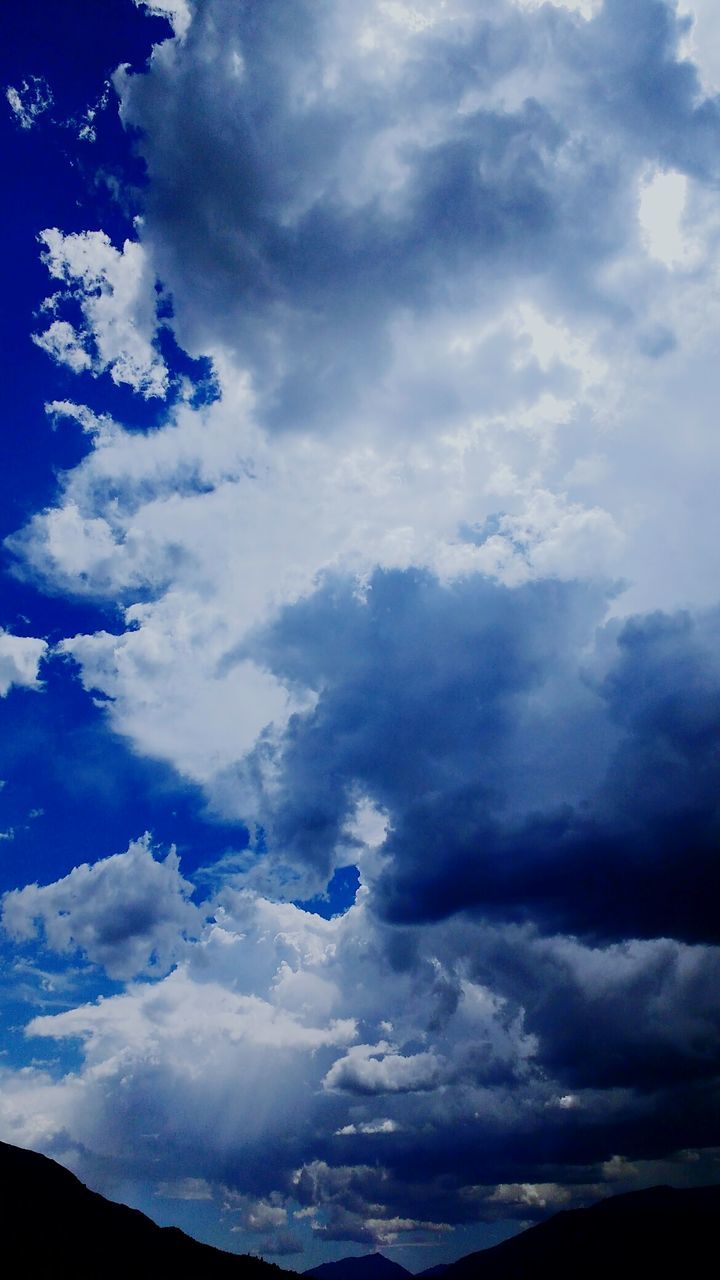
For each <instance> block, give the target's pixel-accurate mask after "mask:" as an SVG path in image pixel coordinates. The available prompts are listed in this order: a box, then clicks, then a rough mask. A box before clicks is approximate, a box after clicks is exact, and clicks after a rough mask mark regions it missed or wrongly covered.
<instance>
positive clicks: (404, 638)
mask: <svg viewBox="0 0 720 1280" xmlns="http://www.w3.org/2000/svg"><path fill="white" fill-rule="evenodd" d="M601 609H602V592H601V591H599V590H598V591H597V592H595V591H594V590H593V589H588V588H586V587H584V586H581V585H579V584H577V583H569V584H561V583H558V582H552V581H547V580H546V581H538V582H535V583H532V584H530V585H528V586H527V587H522V588H517V589H515V590H508V589H507V588H504V587H502V586H498V585H497V584H494V583H492V582H490V581H488V580H486V579H482V578H479V577H473V578H469V579H467V580H465V581H460V582H457V583H454V584H451V585H442V584H440V583H439V582H437V580H435V579H433V578H432V577H430V576H428V575H423V574H418V573H417V572H415V573H413V572H407V573H404V574H401V573H393V574H385V575H383V574H377V575H375V577H374V578H373V579H372V580H371V582H370V584H369V589H368V591H367V594H366V595H365V596H364V597H363V598H362V599H359V598H358V596H357V594H356V593H354V592H353V591H352V589H351V588H350V586H349V585H347V584H345V583H343V582H331V583H329V584H328V585H326V586H325V587H324V588H323V589H321V590H320V591H318V592H317V594H316V595H315V596H314V597H312V598H310V599H309V600H306V601H303V602H301V603H298V604H297V605H294V606H292V607H291V608H288V609H287V610H286V611H285V613H284V614H283V615H282V617H281V619H280V620H279V621H278V622H277V623H274V624H273V625H272V626H271V627H270V628H269V629H268V630H266V631H265V632H264V633H263V634H262V635H261V636H258V637H257V639H256V640H255V641H254V642H253V643H252V644H251V646H249V649H248V652H249V653H250V654H251V655H252V656H253V657H254V658H255V660H256V661H261V660H262V657H261V655H263V654H264V659H265V662H266V663H267V665H268V666H269V668H270V670H272V671H273V672H274V673H275V675H276V676H277V677H278V678H279V679H281V680H284V681H286V682H297V683H301V684H304V685H307V686H308V687H310V688H313V689H317V690H318V692H319V697H318V701H317V703H316V705H315V707H314V708H313V709H311V710H310V711H308V712H306V713H304V714H300V715H297V716H295V717H294V718H293V720H292V721H291V722H290V724H289V726H288V729H287V730H286V731H285V734H284V735H281V736H280V737H279V739H278V740H277V743H276V744H273V742H272V741H269V742H266V743H264V744H262V745H261V746H260V747H259V748H258V749H257V753H256V755H257V762H258V765H257V770H256V771H255V772H253V771H252V769H251V768H250V767H249V766H248V767H247V768H246V772H245V775H244V776H245V778H246V779H247V780H248V781H250V780H252V779H253V778H254V779H255V780H256V783H257V782H259V783H260V787H259V794H258V801H257V802H256V803H257V807H256V810H255V816H256V818H257V820H259V821H261V822H262V823H263V825H264V827H265V829H266V832H267V839H268V844H269V847H270V849H271V850H272V849H276V850H277V851H278V854H280V853H281V854H282V856H283V857H285V858H289V859H290V860H291V861H292V860H293V859H294V860H295V861H297V863H298V864H299V865H300V866H302V865H303V864H307V865H311V866H313V865H314V866H316V867H317V868H318V872H319V875H320V876H325V875H328V874H329V871H330V870H331V868H332V866H333V860H334V858H335V856H336V855H335V850H336V849H337V848H338V847H340V848H342V845H343V836H342V833H343V829H344V825H345V823H346V822H347V821H348V818H349V816H350V814H351V812H352V808H353V805H354V802H355V796H356V795H357V793H358V792H360V793H361V794H365V795H368V796H369V797H370V798H371V800H372V801H373V802H374V803H375V804H376V805H378V806H379V807H380V809H381V810H383V811H384V812H385V813H387V815H388V818H389V828H390V829H389V833H388V836H387V839H386V841H385V844H384V846H383V849H382V853H383V856H384V859H385V861H384V862H383V863H382V870H381V871H380V875H379V879H378V880H377V882H376V885H375V891H376V893H377V901H378V907H379V910H381V911H384V912H385V913H387V914H388V916H389V917H390V918H392V919H395V920H408V921H409V920H427V919H435V918H438V917H441V916H443V915H445V914H449V913H451V912H453V911H468V910H476V911H478V912H480V913H481V914H482V915H483V916H484V917H485V918H488V919H501V920H503V919H504V920H517V921H519V920H534V921H535V922H537V923H539V924H540V925H541V927H544V928H545V929H547V930H548V931H550V932H555V931H569V932H572V933H581V934H584V935H586V936H590V937H595V938H603V939H617V938H623V937H653V936H663V935H667V936H673V937H680V938H684V939H686V940H689V941H717V929H716V923H715V921H714V918H713V915H712V911H711V910H710V908H709V906H708V904H709V903H710V902H711V901H712V900H713V897H714V893H715V887H716V860H715V855H714V852H713V851H714V847H715V830H716V822H717V818H716V794H717V778H716V751H715V745H716V744H717V740H718V732H719V729H720V726H719V725H718V720H717V706H718V677H719V674H720V673H719V672H718V668H717V663H716V660H715V656H714V655H715V652H716V647H717V641H716V634H717V628H718V613H717V610H714V611H710V612H707V613H702V614H697V615H694V616H693V615H689V614H684V615H683V614H680V615H676V616H670V617H665V616H662V615H659V614H657V615H653V616H651V617H649V618H638V619H632V620H628V621H627V622H625V623H624V624H623V625H620V624H614V625H613V626H612V627H610V628H608V629H607V630H606V631H605V632H603V631H602V630H598V629H597V622H598V620H599V617H600V616H601ZM419 637H422V641H421V642H420V641H419V639H418V638H419ZM593 649H594V650H595V653H594V654H593ZM603 664H604V665H603ZM593 668H595V670H593ZM469 690H472V691H473V696H472V697H471V696H469V694H468V691H469ZM330 757H332V760H333V769H332V774H331V775H328V773H327V772H326V771H325V770H324V769H323V766H322V761H323V760H324V759H326V758H330ZM263 762H265V763H263ZM263 768H265V770H266V773H267V777H268V779H269V782H268V784H267V785H265V786H263V783H262V777H263V773H262V769H263ZM231 777H232V775H231V776H230V777H229V778H228V780H227V783H226V786H227V789H228V792H229V791H230V788H231V785H232V783H231ZM238 786H239V787H240V794H241V795H244V794H245V792H244V791H243V790H242V777H241V778H239V779H238ZM678 883H682V884H683V891H682V893H678V892H677V890H676V889H675V890H673V886H677V884H678Z"/></svg>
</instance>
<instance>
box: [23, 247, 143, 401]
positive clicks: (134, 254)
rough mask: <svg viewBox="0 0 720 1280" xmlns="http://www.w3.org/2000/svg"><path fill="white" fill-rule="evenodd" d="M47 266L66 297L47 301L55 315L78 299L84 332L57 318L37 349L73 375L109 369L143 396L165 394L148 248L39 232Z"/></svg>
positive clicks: (40, 336) (38, 339) (38, 337)
mask: <svg viewBox="0 0 720 1280" xmlns="http://www.w3.org/2000/svg"><path fill="white" fill-rule="evenodd" d="M40 241H41V243H42V244H43V246H44V250H43V255H42V256H43V261H44V263H45V265H46V267H47V269H48V271H49V272H50V275H51V276H52V278H53V279H54V280H59V281H61V282H62V283H63V284H64V285H66V286H67V292H66V294H65V295H63V294H60V295H55V296H54V297H53V298H49V299H47V300H46V304H45V306H46V309H49V310H51V311H54V310H56V308H57V307H58V305H59V304H60V302H61V301H62V299H63V296H64V297H70V298H74V299H77V300H78V301H79V302H80V306H81V309H82V313H83V319H84V322H85V327H84V328H83V329H77V328H75V327H74V326H73V325H72V324H70V323H69V321H67V320H53V321H52V323H51V324H50V325H49V326H48V328H47V329H46V330H44V331H43V332H42V333H39V334H36V335H35V337H34V340H35V342H36V343H37V344H38V346H40V347H42V348H43V349H44V350H45V351H47V353H48V355H51V356H53V357H54V359H56V360H57V361H59V362H60V363H61V364H66V365H68V367H69V368H70V369H72V370H73V372H74V373H80V372H82V371H84V370H92V371H93V372H94V373H95V374H98V373H102V372H103V371H105V370H107V371H108V372H109V373H110V376H111V377H112V379H113V381H114V382H118V383H127V384H128V385H129V386H130V387H132V388H133V390H134V391H138V392H140V394H141V395H143V396H146V397H148V396H164V395H165V393H166V391H167V377H168V375H167V369H166V368H165V364H164V362H163V359H162V357H161V356H160V354H159V352H158V350H157V348H156V347H155V345H154V337H155V332H156V329H157V324H158V321H157V315H156V301H157V300H156V295H155V289H154V285H155V281H154V277H153V275H152V270H151V268H150V267H149V266H148V262H147V257H146V254H145V252H144V250H143V247H142V245H141V244H138V243H137V242H135V241H131V240H126V241H125V244H124V245H123V247H122V249H119V250H118V249H115V248H114V246H113V245H112V244H111V242H110V239H109V237H108V236H107V235H105V233H104V232H103V231H83V232H80V233H79V234H75V235H63V234H62V232H61V231H58V229H57V228H56V227H49V228H48V229H47V230H45V231H42V232H41V233H40Z"/></svg>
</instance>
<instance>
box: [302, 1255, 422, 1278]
mask: <svg viewBox="0 0 720 1280" xmlns="http://www.w3.org/2000/svg"><path fill="white" fill-rule="evenodd" d="M302 1274H303V1275H304V1276H314V1277H315V1280H407V1277H408V1276H410V1275H412V1272H411V1271H408V1270H406V1268H405V1267H401V1266H400V1263H399V1262H391V1260H390V1258H386V1257H384V1255H383V1254H382V1253H366V1254H364V1255H363V1256H362V1257H360V1258H342V1259H341V1260H340V1261H339V1262H321V1263H320V1264H319V1266H317V1267H310V1268H309V1270H308V1271H303V1273H302Z"/></svg>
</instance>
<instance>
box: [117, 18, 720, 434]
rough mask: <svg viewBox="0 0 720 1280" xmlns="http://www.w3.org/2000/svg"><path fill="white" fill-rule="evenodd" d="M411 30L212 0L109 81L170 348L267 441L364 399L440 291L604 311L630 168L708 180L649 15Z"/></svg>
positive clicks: (699, 134)
mask: <svg viewBox="0 0 720 1280" xmlns="http://www.w3.org/2000/svg"><path fill="white" fill-rule="evenodd" d="M575 7H577V6H575ZM409 12H410V11H409V10H407V9H406V8H404V7H403V6H394V7H392V6H387V5H383V4H379V3H378V4H375V3H368V4H366V5H363V6H362V7H361V8H359V9H358V7H357V6H350V5H343V6H341V8H338V6H337V5H334V6H327V5H321V6H317V5H305V4H304V5H299V6H296V7H295V8H294V9H293V11H292V13H287V12H285V11H284V9H283V8H282V6H278V5H274V6H273V8H272V16H270V15H268V17H267V19H266V21H264V22H263V23H256V22H254V21H253V20H252V18H251V17H250V15H249V12H247V11H246V10H244V9H242V8H239V9H238V8H232V7H230V6H228V5H227V4H226V3H224V0H214V3H212V4H209V5H205V6H203V8H202V9H200V10H198V11H197V12H196V13H195V15H194V20H193V22H192V25H191V26H190V28H189V29H188V30H187V32H186V35H185V39H184V41H183V42H182V43H178V42H176V43H175V44H174V46H173V47H172V49H171V50H170V49H168V50H165V51H164V53H163V56H159V55H158V56H156V58H155V59H154V61H153V64H152V66H151V68H150V71H149V73H147V74H142V75H135V76H127V75H122V76H120V77H119V78H118V80H117V84H118V88H119V92H120V95H121V100H122V113H123V118H124V120H125V121H126V122H127V123H128V124H129V125H132V126H133V127H135V128H137V129H139V130H140V132H141V136H142V142H141V145H142V149H143V153H144V156H145V159H146V162H147V164H148V169H149V174H150V189H149V194H148V204H147V210H146V217H147V221H146V225H145V228H144V231H143V236H144V239H145V241H146V243H147V244H148V245H149V246H150V249H151V252H152V254H153V257H154V259H155V260H156V262H157V263H158V269H159V274H160V275H161V276H162V278H163V279H164V280H166V281H167V282H168V284H169V287H170V288H171V290H172V291H173V293H174V295H175V297H176V299H177V301H178V331H179V333H180V335H181V340H182V341H183V342H185V343H186V344H187V345H188V346H189V348H190V349H192V350H195V351H204V350H208V349H215V348H221V349H226V348H230V349H232V350H234V351H236V352H238V354H241V358H242V360H243V362H245V363H249V364H250V365H251V367H252V368H253V372H254V376H255V379H256V383H257V385H258V388H259V390H260V393H261V396H262V403H263V407H264V411H265V413H266V415H267V417H268V418H269V419H270V420H272V421H273V422H275V423H276V424H277V425H278V426H281V427H288V426H295V427H296V426H297V425H298V423H299V422H302V423H307V422H314V423H318V422H319V423H321V424H322V425H323V426H324V427H325V428H326V429H327V428H331V423H332V417H333V414H334V413H335V411H336V405H337V403H338V400H339V399H340V400H342V399H349V400H351V401H354V402H356V403H359V404H362V402H363V400H364V399H365V397H366V387H367V386H368V384H371V385H372V383H373V382H374V381H375V380H376V379H377V378H378V377H382V376H383V374H384V371H385V369H386V367H387V363H388V356H389V351H388V337H389V334H390V332H391V321H392V318H393V317H394V316H395V315H397V314H398V313H400V314H402V313H409V314H412V313H413V312H417V311H421V310H422V311H423V312H426V313H427V312H428V311H431V310H435V309H436V308H437V307H438V306H439V305H442V300H444V299H445V298H446V297H447V291H448V288H449V287H452V288H453V290H454V292H455V294H456V301H457V302H460V300H461V299H464V300H466V301H467V300H468V299H469V298H470V297H472V296H473V294H475V295H476V296H478V295H479V296H483V295H485V294H486V289H485V286H484V283H483V282H489V281H490V280H492V281H493V282H494V284H495V288H498V287H502V288H504V289H506V290H508V291H509V292H510V293H512V292H513V290H514V289H516V288H517V287H518V284H519V283H520V281H527V282H528V284H530V281H537V280H538V277H539V278H540V280H542V282H543V285H547V288H548V290H549V291H550V292H551V293H552V294H554V295H555V297H556V298H557V299H559V298H560V297H562V298H563V300H564V301H565V302H569V303H570V305H571V307H572V306H574V305H575V306H579V307H580V308H581V309H586V308H588V307H590V308H591V309H592V310H596V311H600V312H602V310H603V309H604V308H605V306H606V305H607V302H608V300H609V299H608V297H607V284H608V281H607V278H606V279H605V280H603V282H602V284H601V279H600V274H601V273H602V272H603V271H604V269H605V267H606V265H607V264H609V263H610V262H611V261H612V260H613V258H614V257H616V256H617V255H618V254H622V252H623V250H624V248H625V242H626V237H627V225H626V216H627V209H626V203H625V202H626V199H627V192H628V190H629V189H630V188H631V187H632V186H633V183H634V181H635V179H636V178H637V177H638V176H639V174H640V173H641V172H642V171H643V169H644V167H645V166H647V164H648V163H655V164H658V165H661V166H665V167H667V166H675V167H677V168H678V169H679V170H681V171H682V172H683V173H691V174H693V175H695V176H702V177H703V178H706V177H707V178H709V177H710V175H711V174H713V173H714V172H715V168H714V166H715V160H714V158H713V157H714V153H715V139H716V136H717V128H718V115H717V107H716V104H715V103H714V101H713V100H712V99H707V100H705V101H704V102H702V103H700V104H699V103H698V90H699V84H698V80H697V76H696V74H695V72H694V70H693V68H692V66H691V64H690V63H688V62H685V61H682V60H679V59H678V41H679V39H680V38H681V36H682V33H683V26H682V24H681V23H680V22H679V21H678V19H677V17H676V16H675V14H674V13H673V12H672V10H671V8H670V7H669V6H666V5H664V4H661V3H657V2H656V0H633V5H632V9H631V10H630V11H628V7H627V5H625V4H619V3H617V0H608V2H607V3H606V4H604V5H603V6H602V7H601V9H600V10H599V12H598V13H597V16H596V17H595V20H594V21H592V22H585V23H579V22H578V19H577V16H576V14H575V13H574V12H568V11H567V7H560V6H550V5H543V6H535V7H531V8H528V7H525V8H524V9H521V8H519V7H518V6H516V5H515V4H512V3H509V2H508V3H501V4H498V3H493V4H492V5H490V4H481V5H479V6H475V7H474V9H473V12H472V14H468V12H467V11H466V8H465V7H464V6H463V5H462V4H460V3H457V4H455V3H453V4H451V5H445V6H438V5H435V4H430V3H428V4H424V5H421V6H420V7H416V9H415V10H413V13H414V14H415V17H409V16H408V15H409ZM418 15H420V16H418ZM590 63H591V64H592V65H593V67H594V74H593V76H592V77H589V76H587V75H586V74H585V69H586V68H587V66H588V65H589V64H590ZM210 67H212V75H211V74H210V71H209V68H210ZM460 68H461V70H460ZM650 85H652V86H653V89H652V91H650V90H649V88H648V86H650ZM220 86H222V88H221V87H220ZM270 157H272V159H270ZM589 186H592V189H593V192H594V199H593V205H592V209H591V210H590V209H589V207H588V202H587V199H586V193H587V190H588V188H589ZM580 208H582V215H580V214H579V210H580ZM494 292H495V290H493V293H494ZM220 300H222V301H220ZM617 301H618V302H619V301H620V300H619V298H618V299H617ZM622 304H623V305H624V306H627V305H628V299H627V296H625V297H624V298H623V300H622Z"/></svg>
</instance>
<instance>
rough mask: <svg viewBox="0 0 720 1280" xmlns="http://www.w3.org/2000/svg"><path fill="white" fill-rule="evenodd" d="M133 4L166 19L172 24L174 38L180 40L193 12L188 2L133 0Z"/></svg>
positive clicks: (184, 0)
mask: <svg viewBox="0 0 720 1280" xmlns="http://www.w3.org/2000/svg"><path fill="white" fill-rule="evenodd" d="M134 3H135V4H136V5H137V6H138V7H139V8H142V9H147V11H148V13H151V14H157V15H158V16H159V17H162V18H167V19H168V21H169V22H170V23H171V24H172V28H173V31H174V32H175V35H176V36H179V37H180V38H182V37H183V36H184V35H185V33H186V31H187V29H188V27H189V26H190V23H191V22H192V16H193V10H192V6H191V3H190V0H134Z"/></svg>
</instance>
